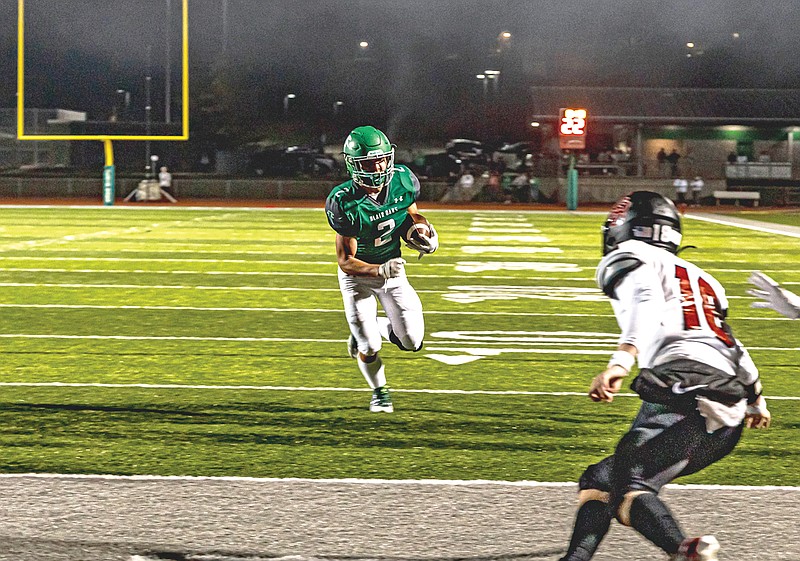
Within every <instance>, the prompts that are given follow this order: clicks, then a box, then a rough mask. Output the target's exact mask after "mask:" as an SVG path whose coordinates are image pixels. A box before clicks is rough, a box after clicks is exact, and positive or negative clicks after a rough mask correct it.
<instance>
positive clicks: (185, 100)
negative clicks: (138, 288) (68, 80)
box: [17, 0, 189, 206]
mask: <svg viewBox="0 0 800 561" xmlns="http://www.w3.org/2000/svg"><path fill="white" fill-rule="evenodd" d="M180 1H181V4H182V6H181V89H182V108H181V134H177V135H125V134H119V135H114V134H26V133H25V0H17V139H19V140H99V141H101V142H102V143H103V148H104V153H105V166H104V168H103V204H104V205H106V206H110V205H113V204H114V196H115V195H114V190H115V173H114V149H113V146H112V144H111V143H112V141H114V140H172V141H186V140H189V0H180Z"/></svg>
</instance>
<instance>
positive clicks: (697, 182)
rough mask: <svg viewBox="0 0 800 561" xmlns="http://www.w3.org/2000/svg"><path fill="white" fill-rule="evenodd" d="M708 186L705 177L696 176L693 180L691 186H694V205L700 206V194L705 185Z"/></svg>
mask: <svg viewBox="0 0 800 561" xmlns="http://www.w3.org/2000/svg"><path fill="white" fill-rule="evenodd" d="M705 186H706V183H705V181H703V178H702V177H700V176H699V175H698V176H695V178H694V179H693V180H692V183H691V187H692V205H693V206H700V195H702V194H703V187H705Z"/></svg>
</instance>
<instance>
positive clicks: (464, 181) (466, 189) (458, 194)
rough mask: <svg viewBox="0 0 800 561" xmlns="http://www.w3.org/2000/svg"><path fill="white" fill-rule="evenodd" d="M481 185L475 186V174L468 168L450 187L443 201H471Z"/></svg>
mask: <svg viewBox="0 0 800 561" xmlns="http://www.w3.org/2000/svg"><path fill="white" fill-rule="evenodd" d="M479 190H480V187H477V188H476V187H475V176H474V175H473V174H472V170H471V169H470V168H466V171H464V173H463V174H461V177H459V178H458V180H457V181H456V182H455V184H454V185H453V186H452V187H450V188H449V189H448V190H447V191H446V192H445V194H444V196H443V197H442V201H443V202H453V201H455V202H464V201H471V200H472V199H473V198H474V197H475V195H476V194H477V192H478V191H479Z"/></svg>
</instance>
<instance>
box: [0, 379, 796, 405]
mask: <svg viewBox="0 0 800 561" xmlns="http://www.w3.org/2000/svg"><path fill="white" fill-rule="evenodd" d="M0 387H23V388H28V387H30V388H112V389H145V390H150V389H153V390H214V391H217V390H227V391H243V390H247V391H280V392H371V391H372V390H371V389H370V388H340V387H306V386H254V385H239V386H233V385H207V384H111V383H102V382H0ZM392 391H393V392H395V393H409V394H411V393H417V394H434V395H436V394H443V395H521V396H526V395H529V396H550V397H581V398H585V397H586V396H587V394H586V392H537V391H516V390H433V389H402V388H396V387H394V386H392ZM614 397H637V398H638V397H639V396H638V395H637V394H635V393H618V394H615V396H614ZM765 397H766V398H767V399H772V400H780V401H800V396H778V395H766V396H765Z"/></svg>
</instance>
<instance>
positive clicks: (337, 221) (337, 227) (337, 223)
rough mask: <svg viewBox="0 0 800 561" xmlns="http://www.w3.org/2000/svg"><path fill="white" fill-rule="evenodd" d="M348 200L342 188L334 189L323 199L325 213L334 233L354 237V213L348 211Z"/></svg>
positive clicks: (355, 234) (356, 227)
mask: <svg viewBox="0 0 800 561" xmlns="http://www.w3.org/2000/svg"><path fill="white" fill-rule="evenodd" d="M349 202H350V201H347V200H346V192H345V191H344V190H334V191H333V192H331V194H330V196H329V197H328V198H327V199H326V201H325V215H326V216H327V218H328V224H330V227H331V228H333V229H334V231H335V232H336V233H338V234H341V235H342V236H345V237H356V236H357V235H358V226H357V225H356V217H355V215H354V213H352V212H350V211H349V210H350V208H349V207H350V206H351V205H350V204H348V203H349Z"/></svg>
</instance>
